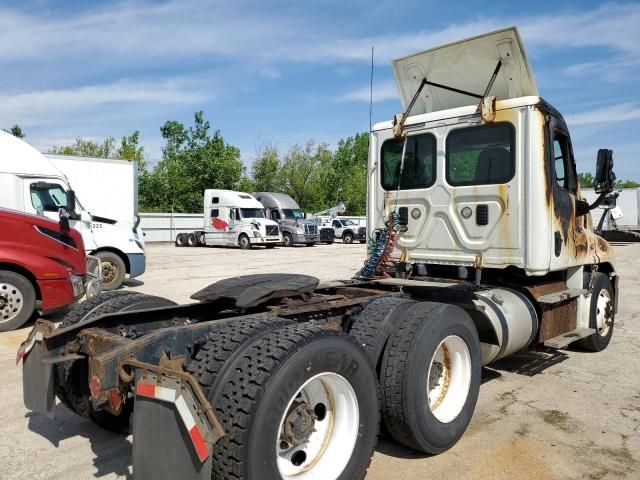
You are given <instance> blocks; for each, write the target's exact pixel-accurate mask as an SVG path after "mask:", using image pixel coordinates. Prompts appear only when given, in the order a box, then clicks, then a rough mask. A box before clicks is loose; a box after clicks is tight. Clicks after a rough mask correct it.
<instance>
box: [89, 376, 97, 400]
mask: <svg viewBox="0 0 640 480" xmlns="http://www.w3.org/2000/svg"><path fill="white" fill-rule="evenodd" d="M89 391H90V392H91V396H92V397H93V398H94V399H96V400H97V399H98V397H100V379H99V378H98V377H96V376H95V375H94V376H93V377H91V381H90V382H89Z"/></svg>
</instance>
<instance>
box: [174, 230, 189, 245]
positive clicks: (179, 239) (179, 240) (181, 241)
mask: <svg viewBox="0 0 640 480" xmlns="http://www.w3.org/2000/svg"><path fill="white" fill-rule="evenodd" d="M186 244H187V234H186V233H179V234H178V235H176V247H184V246H185V245H186Z"/></svg>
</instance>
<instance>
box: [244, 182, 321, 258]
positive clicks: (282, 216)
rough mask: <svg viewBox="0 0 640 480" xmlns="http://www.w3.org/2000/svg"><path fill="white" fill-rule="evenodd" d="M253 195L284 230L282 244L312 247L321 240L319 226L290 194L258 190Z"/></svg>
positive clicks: (282, 230) (268, 215) (268, 216)
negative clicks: (307, 218) (308, 218)
mask: <svg viewBox="0 0 640 480" xmlns="http://www.w3.org/2000/svg"><path fill="white" fill-rule="evenodd" d="M253 196H254V197H255V198H256V199H257V200H258V201H259V202H260V203H261V204H262V205H264V208H265V211H266V215H267V218H270V219H271V220H273V221H274V222H276V223H277V224H278V225H279V227H280V231H281V232H282V245H284V246H285V247H293V246H294V245H300V244H302V245H306V246H307V247H312V246H313V245H315V244H316V243H318V242H319V241H320V232H319V227H318V225H317V224H316V223H314V222H312V221H310V220H306V219H305V214H304V213H303V212H302V210H300V206H299V205H298V204H297V203H296V201H295V200H294V199H293V198H291V197H290V196H289V195H286V194H284V193H276V192H256V193H254V194H253Z"/></svg>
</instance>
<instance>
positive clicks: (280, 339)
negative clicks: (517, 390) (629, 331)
mask: <svg viewBox="0 0 640 480" xmlns="http://www.w3.org/2000/svg"><path fill="white" fill-rule="evenodd" d="M393 68H394V73H395V78H396V82H397V85H398V89H399V91H400V93H401V98H402V102H403V106H404V112H403V114H402V115H398V116H396V117H394V120H393V121H389V122H383V123H378V124H377V125H375V127H374V128H373V130H372V132H371V136H370V143H369V144H370V150H369V164H368V194H367V213H368V215H367V219H368V222H369V224H368V227H369V228H368V230H369V231H370V232H371V233H372V237H373V238H372V244H371V245H370V248H369V256H368V258H367V261H366V263H365V265H364V266H363V268H362V269H361V270H360V271H359V272H358V273H357V274H356V276H355V278H352V279H349V280H342V281H332V282H324V283H320V282H319V281H318V280H317V279H316V278H314V277H309V276H304V275H285V274H268V275H248V276H244V277H236V278H230V279H227V280H223V281H220V282H217V283H214V284H212V285H210V286H209V287H206V288H204V289H203V290H201V291H200V292H197V293H195V294H194V295H193V296H192V298H193V299H194V300H196V302H195V303H191V304H186V305H168V303H169V302H168V301H166V300H162V299H157V298H149V297H144V296H142V295H140V294H135V295H119V296H118V297H115V298H104V299H96V300H90V301H89V302H87V305H86V306H84V307H82V308H80V309H78V310H76V311H75V312H74V313H73V314H71V315H70V316H69V317H68V318H67V319H66V320H65V321H64V322H63V323H62V324H61V325H60V326H59V327H58V328H57V329H55V327H54V326H53V325H52V324H51V323H49V322H46V321H39V322H38V323H37V324H36V326H35V327H34V329H33V330H32V332H31V333H30V335H29V337H28V339H27V341H26V342H25V343H24V344H23V345H22V346H21V347H20V350H19V355H20V356H23V357H24V364H23V371H24V375H23V379H24V380H23V382H24V392H25V396H24V398H25V404H26V406H27V407H28V408H29V409H32V410H36V411H39V412H44V413H47V414H49V415H53V414H54V409H53V404H54V392H56V393H57V395H58V397H59V398H60V399H61V400H62V401H63V402H64V403H65V404H66V405H68V406H69V407H70V408H72V409H73V410H75V411H76V412H77V413H79V414H81V415H84V416H86V417H87V418H89V419H90V420H93V421H94V422H96V423H98V424H99V425H102V426H104V427H106V428H110V429H117V428H122V429H126V427H127V426H128V425H129V421H130V415H131V412H132V410H133V416H132V418H131V423H132V432H133V454H132V457H133V472H134V476H135V477H136V478H183V479H192V478H209V477H210V476H211V475H213V477H214V478H238V479H240V478H242V479H257V478H260V479H277V478H282V479H293V478H322V479H336V478H339V479H361V478H363V477H364V476H365V473H366V470H367V468H368V465H369V462H370V459H371V456H372V454H373V451H374V447H375V444H376V440H377V434H378V423H379V420H380V419H382V421H383V422H384V424H385V427H386V430H387V431H388V432H389V434H390V435H391V436H392V437H393V438H395V439H396V440H397V441H398V442H400V443H402V444H404V445H406V446H408V447H411V448H413V449H415V450H417V451H421V452H426V453H429V454H438V453H442V452H444V451H446V450H447V449H449V448H450V447H451V446H453V445H454V444H455V443H456V442H457V441H458V440H459V439H460V437H461V436H462V435H463V433H464V431H465V430H466V428H467V426H468V424H469V421H470V419H471V416H472V414H473V411H474V408H475V405H476V400H477V398H478V394H479V390H480V377H481V368H482V366H483V365H487V364H490V363H491V362H494V361H496V360H499V359H501V358H504V357H506V356H508V355H510V354H512V353H515V352H518V351H520V350H522V349H526V348H529V347H535V346H541V345H546V346H547V347H550V348H562V347H565V346H566V345H568V344H570V343H574V344H576V345H579V346H580V347H582V348H584V349H586V350H591V351H599V350H603V349H605V348H606V347H607V345H608V344H609V341H610V339H611V336H612V333H613V328H614V318H615V313H616V310H617V301H618V277H617V274H616V270H615V262H614V256H613V252H612V250H611V247H610V246H609V244H608V243H607V242H606V241H605V240H604V239H603V238H601V237H599V236H598V235H596V234H595V233H594V232H593V226H592V221H591V215H590V208H592V207H594V206H595V203H597V202H595V203H594V204H592V205H589V204H587V203H586V202H585V201H584V200H582V198H581V194H580V190H579V186H578V183H577V181H576V177H577V175H576V169H575V159H574V156H573V150H572V146H571V140H570V136H569V131H568V129H567V127H566V124H565V122H564V120H563V118H562V116H561V114H560V113H559V112H558V111H557V110H555V109H554V108H553V107H552V106H551V105H549V104H548V103H547V102H545V101H544V100H542V99H541V98H540V97H539V96H538V93H537V89H536V85H535V82H534V80H533V76H532V73H531V70H530V68H529V63H528V61H527V58H526V55H525V51H524V49H523V47H522V43H521V41H520V37H519V35H518V32H517V31H516V29H515V28H509V29H506V30H501V31H498V32H493V33H489V34H486V35H483V36H480V37H475V38H472V39H468V40H464V41H461V42H457V43H453V44H449V45H446V46H443V47H438V48H435V49H432V50H428V51H425V52H421V53H418V54H415V55H411V56H409V57H406V58H402V59H399V60H396V61H394V62H393ZM597 166H598V168H597V173H596V180H597V187H596V188H597V190H598V192H599V194H600V197H599V198H604V196H605V195H606V194H607V193H609V192H610V191H611V189H612V185H613V172H612V167H613V160H612V156H611V152H610V151H608V150H602V151H600V152H599V154H598V160H597ZM136 305H139V306H140V308H141V309H139V310H137V309H136ZM143 307H144V308H143ZM151 307H154V308H151ZM63 353H64V355H63ZM540 394H541V395H544V391H541V393H540ZM134 399H135V401H134ZM548 401H549V402H553V401H554V399H553V398H549V399H548ZM168 451H170V452H171V453H172V455H171V456H169V455H158V454H157V452H168ZM87 461H89V460H87Z"/></svg>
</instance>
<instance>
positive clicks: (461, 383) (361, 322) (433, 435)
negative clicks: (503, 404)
mask: <svg viewBox="0 0 640 480" xmlns="http://www.w3.org/2000/svg"><path fill="white" fill-rule="evenodd" d="M443 320H445V321H443ZM350 335H352V336H353V337H354V338H355V339H356V340H357V341H358V343H359V344H360V345H361V346H362V347H363V349H364V351H365V352H366V354H367V356H368V358H369V362H370V364H371V366H372V367H373V368H375V369H376V371H377V372H378V376H379V381H380V392H381V397H382V418H383V422H384V426H385V428H386V430H387V431H388V432H389V433H390V434H391V436H392V437H393V438H394V439H395V440H396V441H398V442H400V443H402V444H403V445H406V446H407V447H410V448H413V449H415V450H419V451H421V452H425V453H429V454H438V453H441V452H444V451H445V450H447V449H449V448H451V447H452V446H453V445H454V444H455V443H456V442H457V441H458V440H459V439H460V437H462V435H463V434H464V432H465V430H466V428H467V426H468V425H469V422H470V421H471V417H472V416H473V411H474V409H475V405H476V401H477V398H478V393H479V390H480V376H481V356H480V341H479V339H478V333H477V331H476V327H475V325H474V323H473V321H472V320H471V318H470V317H469V315H468V314H467V313H466V312H465V311H464V310H462V309H461V308H459V307H456V306H452V305H447V304H441V303H432V302H413V301H411V300H406V299H402V298H382V299H379V300H375V301H374V302H372V303H371V304H369V305H368V306H367V307H366V308H365V309H364V310H363V311H362V312H361V313H360V314H359V315H358V316H357V317H356V318H355V319H354V322H353V326H352V328H351V331H350Z"/></svg>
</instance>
